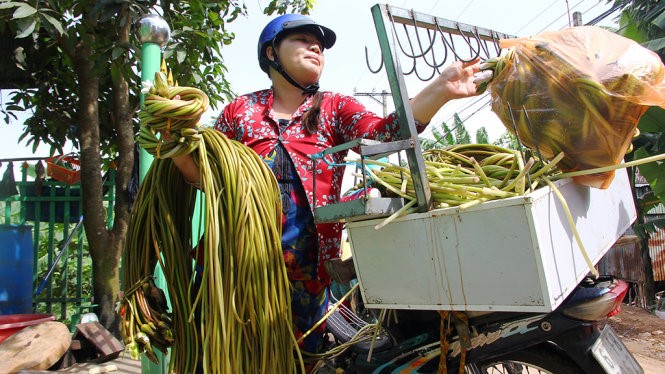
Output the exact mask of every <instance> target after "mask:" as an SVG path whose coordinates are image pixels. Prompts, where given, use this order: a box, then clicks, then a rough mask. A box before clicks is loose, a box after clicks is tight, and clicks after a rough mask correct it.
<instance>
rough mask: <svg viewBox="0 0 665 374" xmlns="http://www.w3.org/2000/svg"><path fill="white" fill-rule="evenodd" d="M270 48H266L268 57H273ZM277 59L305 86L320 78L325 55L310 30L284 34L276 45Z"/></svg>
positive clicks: (319, 42)
mask: <svg viewBox="0 0 665 374" xmlns="http://www.w3.org/2000/svg"><path fill="white" fill-rule="evenodd" d="M271 52H272V48H268V51H267V53H268V58H271V59H272V58H274V56H273V55H272V53H271ZM277 57H278V61H279V62H280V64H281V65H282V67H284V70H286V72H287V73H288V74H289V75H290V76H291V77H293V79H295V80H296V82H298V83H300V84H302V85H303V86H307V85H309V84H313V83H317V82H318V81H319V78H321V73H322V72H323V66H324V64H325V61H326V60H325V57H324V56H323V47H322V45H321V41H320V40H319V39H318V38H317V37H316V35H315V34H313V33H310V32H294V33H291V34H288V35H287V36H285V37H284V38H283V39H282V40H281V41H280V42H279V44H278V45H277Z"/></svg>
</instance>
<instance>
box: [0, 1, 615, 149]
mask: <svg viewBox="0 0 665 374" xmlns="http://www.w3.org/2000/svg"><path fill="white" fill-rule="evenodd" d="M245 3H246V5H247V7H248V14H249V15H248V16H241V17H240V18H239V19H237V20H236V21H234V22H231V23H229V24H228V25H227V27H228V29H229V30H230V31H232V32H234V33H235V34H236V39H235V41H234V42H233V43H232V44H231V45H229V46H224V47H223V49H222V54H223V59H224V63H225V65H226V67H227V68H228V70H229V72H228V75H227V77H226V78H227V79H228V80H229V81H230V82H231V85H232V88H233V90H234V91H235V92H236V93H237V94H243V93H247V92H251V91H255V90H259V89H264V88H267V87H269V85H270V81H269V80H268V78H267V76H266V74H265V73H263V72H262V71H261V70H260V68H259V65H258V61H257V56H256V47H257V41H258V37H259V34H260V32H261V30H262V29H263V27H264V26H265V25H266V24H267V23H268V22H269V21H270V19H272V17H268V16H265V15H263V14H262V11H261V10H262V9H263V7H265V6H266V5H267V4H268V0H247V1H246V2H245ZM384 3H387V4H390V5H392V6H396V7H400V8H405V9H413V10H414V11H416V12H419V13H424V14H429V15H433V16H436V17H440V18H445V19H448V20H452V21H457V22H461V23H466V24H470V25H475V26H478V27H483V28H487V29H491V30H495V31H498V32H502V33H505V34H510V35H515V36H530V35H534V34H538V33H540V32H543V31H554V30H559V29H561V28H564V27H567V26H568V25H569V14H570V15H571V16H570V17H572V13H573V12H575V11H579V12H581V13H582V19H583V22H588V21H590V20H591V19H593V18H595V17H596V16H597V15H599V14H600V13H602V12H603V11H605V10H606V9H608V8H609V7H610V4H608V3H607V2H606V1H605V0H570V1H566V0H530V1H523V0H502V1H495V0H469V1H450V0H415V1H414V0H412V1H409V0H392V1H388V2H384ZM375 4H377V1H376V0H372V1H368V0H318V1H317V4H316V5H315V7H314V10H313V11H312V13H311V17H312V18H313V19H315V20H316V21H317V22H318V23H319V24H322V25H324V26H327V27H329V28H331V29H333V30H334V31H335V33H336V34H337V42H336V44H335V46H334V47H333V48H331V49H330V50H326V51H325V55H326V66H325V70H324V73H323V76H322V79H321V81H320V84H321V89H323V90H326V91H334V92H339V93H342V94H347V95H354V94H355V93H372V92H381V91H383V90H386V91H390V87H389V85H388V80H387V78H386V72H385V69H384V70H382V71H380V72H379V73H378V74H373V73H371V72H370V71H369V69H368V67H367V63H366V61H365V48H367V50H368V56H369V58H370V61H371V65H372V67H373V68H375V67H376V66H377V65H378V64H379V61H380V60H379V59H378V56H379V55H380V50H379V45H378V41H377V33H376V29H375V27H374V21H373V18H372V13H371V7H372V6H373V5H375ZM614 18H615V17H614V16H611V17H609V18H608V19H607V20H606V21H605V22H603V24H604V25H612V24H613V23H612V22H611V20H612V19H614ZM405 80H406V85H407V93H406V94H407V95H408V97H413V96H414V95H415V94H416V93H417V92H418V91H419V90H420V89H421V88H422V87H423V85H424V83H422V82H420V81H419V80H418V79H415V78H412V77H411V76H407V77H405ZM357 99H358V100H360V101H361V102H362V103H363V104H365V105H366V106H367V108H368V109H370V110H372V111H375V112H376V113H381V112H382V106H381V105H380V104H379V103H378V102H376V101H375V100H373V99H371V98H370V97H366V96H358V97H357ZM388 102H389V110H390V111H392V108H393V107H392V100H391V99H390V98H389V99H388ZM488 103H489V99H488V98H484V99H481V98H473V99H466V100H457V101H454V102H450V103H448V104H446V105H445V106H444V107H443V108H442V109H441V110H440V111H439V112H438V113H437V115H436V116H435V117H434V118H433V120H432V122H431V125H430V129H428V130H426V131H425V134H428V133H429V132H431V128H434V127H435V126H439V125H440V123H441V122H446V123H448V124H449V125H450V124H452V122H453V120H452V116H453V114H454V113H456V112H457V113H459V115H460V117H461V118H462V119H463V120H465V125H466V127H467V130H468V131H469V133H471V134H472V136H473V134H475V131H476V130H477V128H479V127H480V126H484V127H485V128H486V129H487V131H488V133H489V136H490V140H493V139H495V138H497V137H498V136H500V135H501V134H502V133H503V132H504V131H505V130H504V127H503V125H502V124H501V123H500V122H499V120H498V119H497V117H496V116H495V115H494V113H492V112H491V111H490V110H489V104H488ZM218 112H219V110H217V111H209V112H208V113H207V114H206V116H205V117H204V119H203V121H204V122H211V121H212V119H213V118H214V117H215V116H216V115H217V114H218ZM22 130H23V126H22V125H21V121H20V120H19V121H14V122H13V123H12V124H10V125H6V124H5V123H4V121H3V122H2V123H0V159H4V158H18V157H32V156H34V155H33V153H32V150H31V147H30V146H27V145H26V144H25V142H21V143H20V144H19V142H18V137H19V136H20V134H21V132H22ZM48 151H49V150H48V149H47V148H46V147H41V148H40V149H38V152H37V153H36V154H35V155H37V156H47V155H48ZM66 151H73V150H71V149H66Z"/></svg>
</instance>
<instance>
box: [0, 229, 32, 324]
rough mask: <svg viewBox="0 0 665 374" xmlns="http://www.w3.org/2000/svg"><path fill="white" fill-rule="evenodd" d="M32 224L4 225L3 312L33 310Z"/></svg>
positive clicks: (0, 250)
mask: <svg viewBox="0 0 665 374" xmlns="http://www.w3.org/2000/svg"><path fill="white" fill-rule="evenodd" d="M33 261H34V252H33V249H32V226H28V225H0V315H6V314H25V313H32V264H33Z"/></svg>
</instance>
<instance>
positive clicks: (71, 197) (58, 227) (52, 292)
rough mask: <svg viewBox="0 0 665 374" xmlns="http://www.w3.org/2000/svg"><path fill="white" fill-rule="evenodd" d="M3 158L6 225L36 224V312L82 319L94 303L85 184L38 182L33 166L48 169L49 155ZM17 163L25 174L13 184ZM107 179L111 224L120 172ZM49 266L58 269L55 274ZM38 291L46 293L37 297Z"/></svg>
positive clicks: (105, 198) (0, 204)
mask: <svg viewBox="0 0 665 374" xmlns="http://www.w3.org/2000/svg"><path fill="white" fill-rule="evenodd" d="M0 161H1V162H2V166H0V167H2V168H3V170H4V171H5V174H4V175H3V180H2V183H0V185H2V186H5V188H4V189H3V193H2V199H1V200H0V209H1V208H4V210H3V211H4V220H3V221H2V223H4V224H15V225H29V226H32V237H33V253H34V265H33V276H32V281H33V288H32V289H33V311H35V312H40V313H50V314H53V315H55V316H56V318H57V319H58V320H60V321H63V322H74V323H76V322H77V319H78V318H79V317H80V314H81V313H83V312H86V311H88V310H87V309H88V308H90V307H91V306H92V304H93V300H92V295H93V293H92V265H91V260H90V255H89V252H88V246H87V241H86V237H85V233H84V230H83V225H77V223H78V222H79V220H81V219H82V208H83V207H82V203H81V188H80V183H74V184H72V185H69V184H67V183H64V182H59V181H56V180H53V179H44V180H41V181H35V180H34V178H33V177H31V176H30V174H33V172H31V170H34V168H35V165H37V164H39V163H41V165H42V166H44V167H45V166H46V165H45V160H44V159H12V160H0ZM16 163H20V164H21V168H20V170H21V171H20V172H18V174H20V178H15V179H14V180H13V181H11V182H15V183H10V181H9V180H8V179H11V178H10V177H11V176H10V175H9V174H7V173H8V172H10V171H11V172H12V173H13V170H12V164H16ZM5 167H6V168H7V169H5ZM104 177H105V181H104V196H103V201H104V206H105V209H106V213H107V215H108V220H107V222H109V225H110V223H111V222H113V220H112V218H113V204H114V202H115V187H114V186H115V181H114V178H115V173H114V172H113V171H112V170H111V171H109V172H108V173H106V174H105V175H104ZM8 185H14V186H15V187H16V188H14V189H12V188H10V189H9V190H10V191H13V192H10V193H7V188H6V187H7V186H8ZM7 195H10V196H7ZM3 205H4V206H3ZM70 236H71V238H70ZM67 239H71V241H69V243H66V242H67ZM65 244H67V245H65ZM61 251H62V254H61V255H60V252H61ZM59 255H60V256H59ZM49 270H52V271H51V272H50V274H49ZM47 275H48V278H47ZM45 278H47V279H46V280H45ZM40 286H41V287H40ZM37 291H40V292H39V294H37V295H35V292H37Z"/></svg>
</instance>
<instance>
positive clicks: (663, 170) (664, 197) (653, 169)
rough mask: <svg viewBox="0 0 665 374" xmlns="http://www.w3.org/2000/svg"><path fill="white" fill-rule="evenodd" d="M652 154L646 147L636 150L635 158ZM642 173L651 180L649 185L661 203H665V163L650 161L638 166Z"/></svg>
mask: <svg viewBox="0 0 665 374" xmlns="http://www.w3.org/2000/svg"><path fill="white" fill-rule="evenodd" d="M649 156H650V154H649V152H647V151H646V150H645V149H644V148H640V149H638V150H636V151H635V159H636V160H637V159H642V158H645V157H649ZM638 169H639V170H640V174H642V176H644V178H646V180H647V181H648V182H649V186H650V187H651V190H652V191H653V193H654V194H656V196H658V199H659V200H660V202H661V203H663V204H665V163H662V162H649V163H646V164H642V165H640V166H638Z"/></svg>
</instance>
